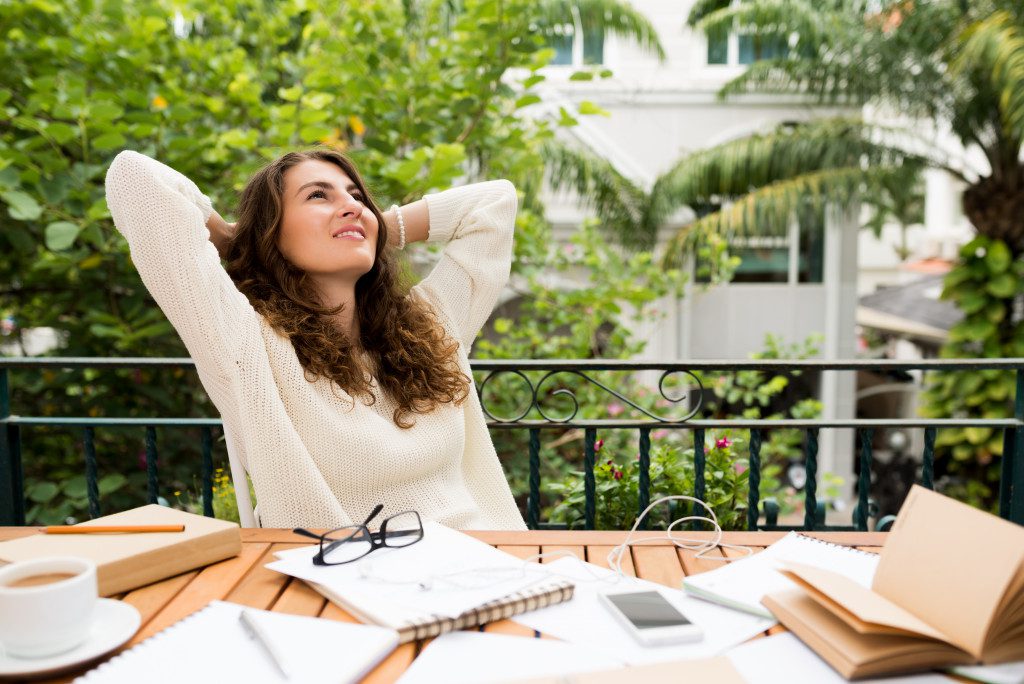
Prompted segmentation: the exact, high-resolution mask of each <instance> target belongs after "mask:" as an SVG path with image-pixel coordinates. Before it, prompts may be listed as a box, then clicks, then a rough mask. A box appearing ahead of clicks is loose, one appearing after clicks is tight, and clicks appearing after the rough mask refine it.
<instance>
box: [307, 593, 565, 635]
mask: <svg viewBox="0 0 1024 684" xmlns="http://www.w3.org/2000/svg"><path fill="white" fill-rule="evenodd" d="M309 585H310V586H311V587H313V588H314V589H316V590H317V591H318V592H320V593H321V594H322V595H323V596H324V597H326V598H327V599H328V600H329V601H331V603H334V604H337V605H338V606H340V607H341V608H343V609H344V610H346V611H348V612H349V613H351V614H352V615H353V616H354V617H356V618H357V619H359V620H360V621H362V622H364V623H371V624H381V623H379V622H377V621H376V620H374V619H373V616H371V615H368V614H367V613H366V612H365V611H360V610H359V609H358V608H357V607H355V606H353V605H352V604H351V603H350V602H348V601H345V600H344V599H343V598H342V597H341V596H339V595H337V594H336V593H334V592H333V591H331V590H330V589H328V588H327V587H325V586H323V585H322V584H316V583H314V582H310V583H309ZM574 589H575V586H574V585H573V584H572V583H571V582H567V581H561V582H555V583H544V584H540V585H537V586H534V587H530V588H527V589H524V590H522V591H519V592H516V593H514V594H509V595H508V596H504V597H502V598H500V599H496V600H494V601H490V602H488V603H485V604H483V605H482V606H480V607H479V608H474V609H473V610H468V611H466V612H465V613H463V614H462V615H459V616H458V617H455V618H449V617H441V616H431V618H430V619H424V620H417V621H415V622H410V623H406V624H402V625H384V624H382V625H381V626H384V627H390V628H392V629H396V630H397V631H398V639H399V643H401V644H404V643H407V642H409V641H418V640H420V639H429V638H432V637H436V636H439V635H441V634H444V633H446V632H452V631H455V630H458V629H466V628H467V627H478V626H480V625H486V624H487V623H489V622H496V621H498V620H507V619H509V618H511V617H514V616H516V615H519V614H521V613H525V612H528V611H531V610H538V609H540V608H546V607H547V606H553V605H556V604H559V603H563V602H565V601H568V600H569V599H571V598H572V595H573V590H574Z"/></svg>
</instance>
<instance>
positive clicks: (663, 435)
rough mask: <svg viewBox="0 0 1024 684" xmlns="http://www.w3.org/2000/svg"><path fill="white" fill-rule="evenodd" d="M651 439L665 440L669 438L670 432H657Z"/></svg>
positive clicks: (652, 434) (653, 433)
mask: <svg viewBox="0 0 1024 684" xmlns="http://www.w3.org/2000/svg"><path fill="white" fill-rule="evenodd" d="M651 437H652V438H654V439H665V438H666V437H668V430H655V431H654V432H652V433H651Z"/></svg>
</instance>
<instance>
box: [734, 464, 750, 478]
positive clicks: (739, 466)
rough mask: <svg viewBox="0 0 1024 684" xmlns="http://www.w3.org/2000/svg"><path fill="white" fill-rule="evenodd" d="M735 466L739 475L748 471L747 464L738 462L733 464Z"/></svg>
mask: <svg viewBox="0 0 1024 684" xmlns="http://www.w3.org/2000/svg"><path fill="white" fill-rule="evenodd" d="M733 468H734V469H735V470H736V474H738V475H742V474H743V473H745V472H747V466H746V465H744V464H743V463H736V464H734V465H733Z"/></svg>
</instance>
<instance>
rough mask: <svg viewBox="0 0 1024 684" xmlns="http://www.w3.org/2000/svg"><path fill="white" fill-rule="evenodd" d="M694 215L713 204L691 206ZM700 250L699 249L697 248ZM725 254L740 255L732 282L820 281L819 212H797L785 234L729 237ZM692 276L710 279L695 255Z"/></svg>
mask: <svg viewBox="0 0 1024 684" xmlns="http://www.w3.org/2000/svg"><path fill="white" fill-rule="evenodd" d="M694 210H695V212H696V213H697V215H698V216H703V215H706V214H707V213H710V211H714V210H715V208H713V207H708V208H705V207H699V208H694ZM697 254H700V250H699V249H698V250H697ZM729 254H731V255H732V256H737V257H739V258H740V265H739V266H738V267H737V268H736V272H735V273H734V274H733V278H732V281H731V282H734V283H780V284H787V283H788V284H791V285H793V284H797V283H821V282H824V278H823V276H824V273H823V268H822V264H823V262H824V257H825V222H824V215H823V213H822V212H814V211H803V212H801V216H800V221H799V225H794V226H791V227H790V230H789V232H788V234H787V235H750V236H747V237H734V238H732V239H731V240H730V241H729ZM694 280H695V281H696V282H698V283H707V282H710V270H709V268H708V265H707V264H704V263H701V262H700V259H699V258H698V261H697V263H695V274H694Z"/></svg>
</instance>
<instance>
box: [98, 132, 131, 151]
mask: <svg viewBox="0 0 1024 684" xmlns="http://www.w3.org/2000/svg"><path fill="white" fill-rule="evenodd" d="M126 142H128V141H127V140H126V139H125V137H124V136H123V135H121V134H120V133H118V132H117V131H112V132H110V133H104V134H103V135H101V136H98V137H96V138H94V139H93V141H92V146H93V147H94V148H95V149H97V150H113V149H116V148H119V147H124V144H125V143H126Z"/></svg>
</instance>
